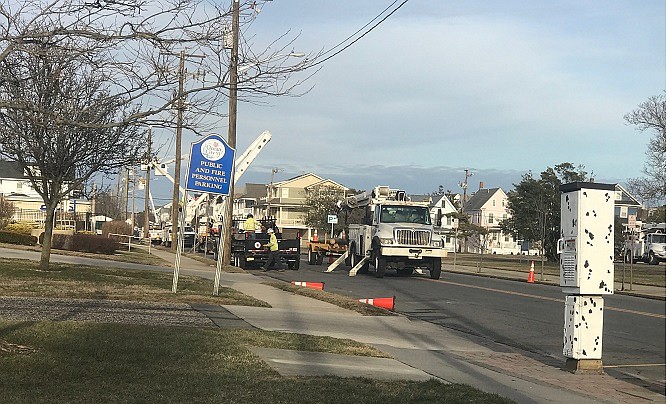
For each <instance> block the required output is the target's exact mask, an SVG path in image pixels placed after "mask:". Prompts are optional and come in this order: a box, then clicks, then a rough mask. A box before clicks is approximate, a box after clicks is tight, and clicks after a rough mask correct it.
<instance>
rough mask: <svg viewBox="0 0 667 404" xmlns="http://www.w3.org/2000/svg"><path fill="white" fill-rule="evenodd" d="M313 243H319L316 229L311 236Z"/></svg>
mask: <svg viewBox="0 0 667 404" xmlns="http://www.w3.org/2000/svg"><path fill="white" fill-rule="evenodd" d="M313 241H320V240H319V237H317V229H315V233H314V234H313Z"/></svg>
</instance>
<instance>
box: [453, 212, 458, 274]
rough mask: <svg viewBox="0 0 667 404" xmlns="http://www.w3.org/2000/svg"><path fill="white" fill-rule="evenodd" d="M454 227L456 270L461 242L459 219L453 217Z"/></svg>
mask: <svg viewBox="0 0 667 404" xmlns="http://www.w3.org/2000/svg"><path fill="white" fill-rule="evenodd" d="M452 227H453V228H454V270H455V271H456V249H457V248H458V244H459V219H458V218H456V217H455V218H453V219H452Z"/></svg>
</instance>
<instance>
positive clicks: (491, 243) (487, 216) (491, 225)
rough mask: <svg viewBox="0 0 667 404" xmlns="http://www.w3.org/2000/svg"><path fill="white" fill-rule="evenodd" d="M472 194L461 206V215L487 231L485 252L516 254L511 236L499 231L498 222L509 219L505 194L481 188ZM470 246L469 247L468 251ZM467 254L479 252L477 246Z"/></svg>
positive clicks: (514, 241) (500, 191)
mask: <svg viewBox="0 0 667 404" xmlns="http://www.w3.org/2000/svg"><path fill="white" fill-rule="evenodd" d="M481 186H482V184H480V189H479V190H478V191H477V192H475V194H473V195H472V196H471V197H470V199H469V200H468V201H467V202H466V203H465V205H463V213H464V214H466V215H468V217H469V218H470V223H472V224H476V225H478V226H481V227H484V228H486V229H487V230H488V232H489V233H488V235H487V237H486V244H487V246H486V251H487V252H489V253H492V254H518V253H520V248H519V246H518V245H517V242H516V240H515V239H514V237H513V236H512V235H511V234H505V233H503V232H502V231H501V230H500V226H499V224H500V222H501V221H502V220H505V219H507V218H508V217H509V210H508V209H507V194H505V192H504V191H503V190H502V188H482V187H481ZM470 247H471V246H469V249H470ZM472 249H473V250H477V251H469V252H479V245H477V246H472Z"/></svg>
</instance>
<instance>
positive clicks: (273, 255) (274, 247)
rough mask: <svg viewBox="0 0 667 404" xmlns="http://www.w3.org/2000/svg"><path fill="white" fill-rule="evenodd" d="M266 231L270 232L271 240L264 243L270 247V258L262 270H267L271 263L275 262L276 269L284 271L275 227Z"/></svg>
mask: <svg viewBox="0 0 667 404" xmlns="http://www.w3.org/2000/svg"><path fill="white" fill-rule="evenodd" d="M266 232H267V233H269V242H268V243H267V244H264V247H267V248H268V249H269V259H268V260H267V261H266V264H264V267H263V268H262V270H263V271H264V272H266V271H268V270H269V267H271V265H273V264H275V266H276V269H277V270H278V271H281V272H282V271H284V269H282V264H281V263H280V257H278V239H277V238H276V233H275V232H274V231H273V229H268V230H267V231H266Z"/></svg>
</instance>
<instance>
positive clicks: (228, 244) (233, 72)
mask: <svg viewBox="0 0 667 404" xmlns="http://www.w3.org/2000/svg"><path fill="white" fill-rule="evenodd" d="M238 64H239V0H234V3H233V6H232V54H231V57H230V60H229V127H228V132H227V144H229V147H231V148H232V149H236V103H237V92H236V90H237V81H238ZM233 201H234V181H230V184H229V196H228V197H227V205H226V206H225V212H224V215H225V219H226V220H225V227H226V228H225V229H224V230H225V232H226V234H227V235H228V236H227V237H225V244H224V246H223V247H224V249H223V253H222V262H223V263H224V262H227V263H229V260H230V257H231V250H232V238H231V234H232V212H233V209H234V203H233ZM220 236H221V240H222V234H221V235H220Z"/></svg>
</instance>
